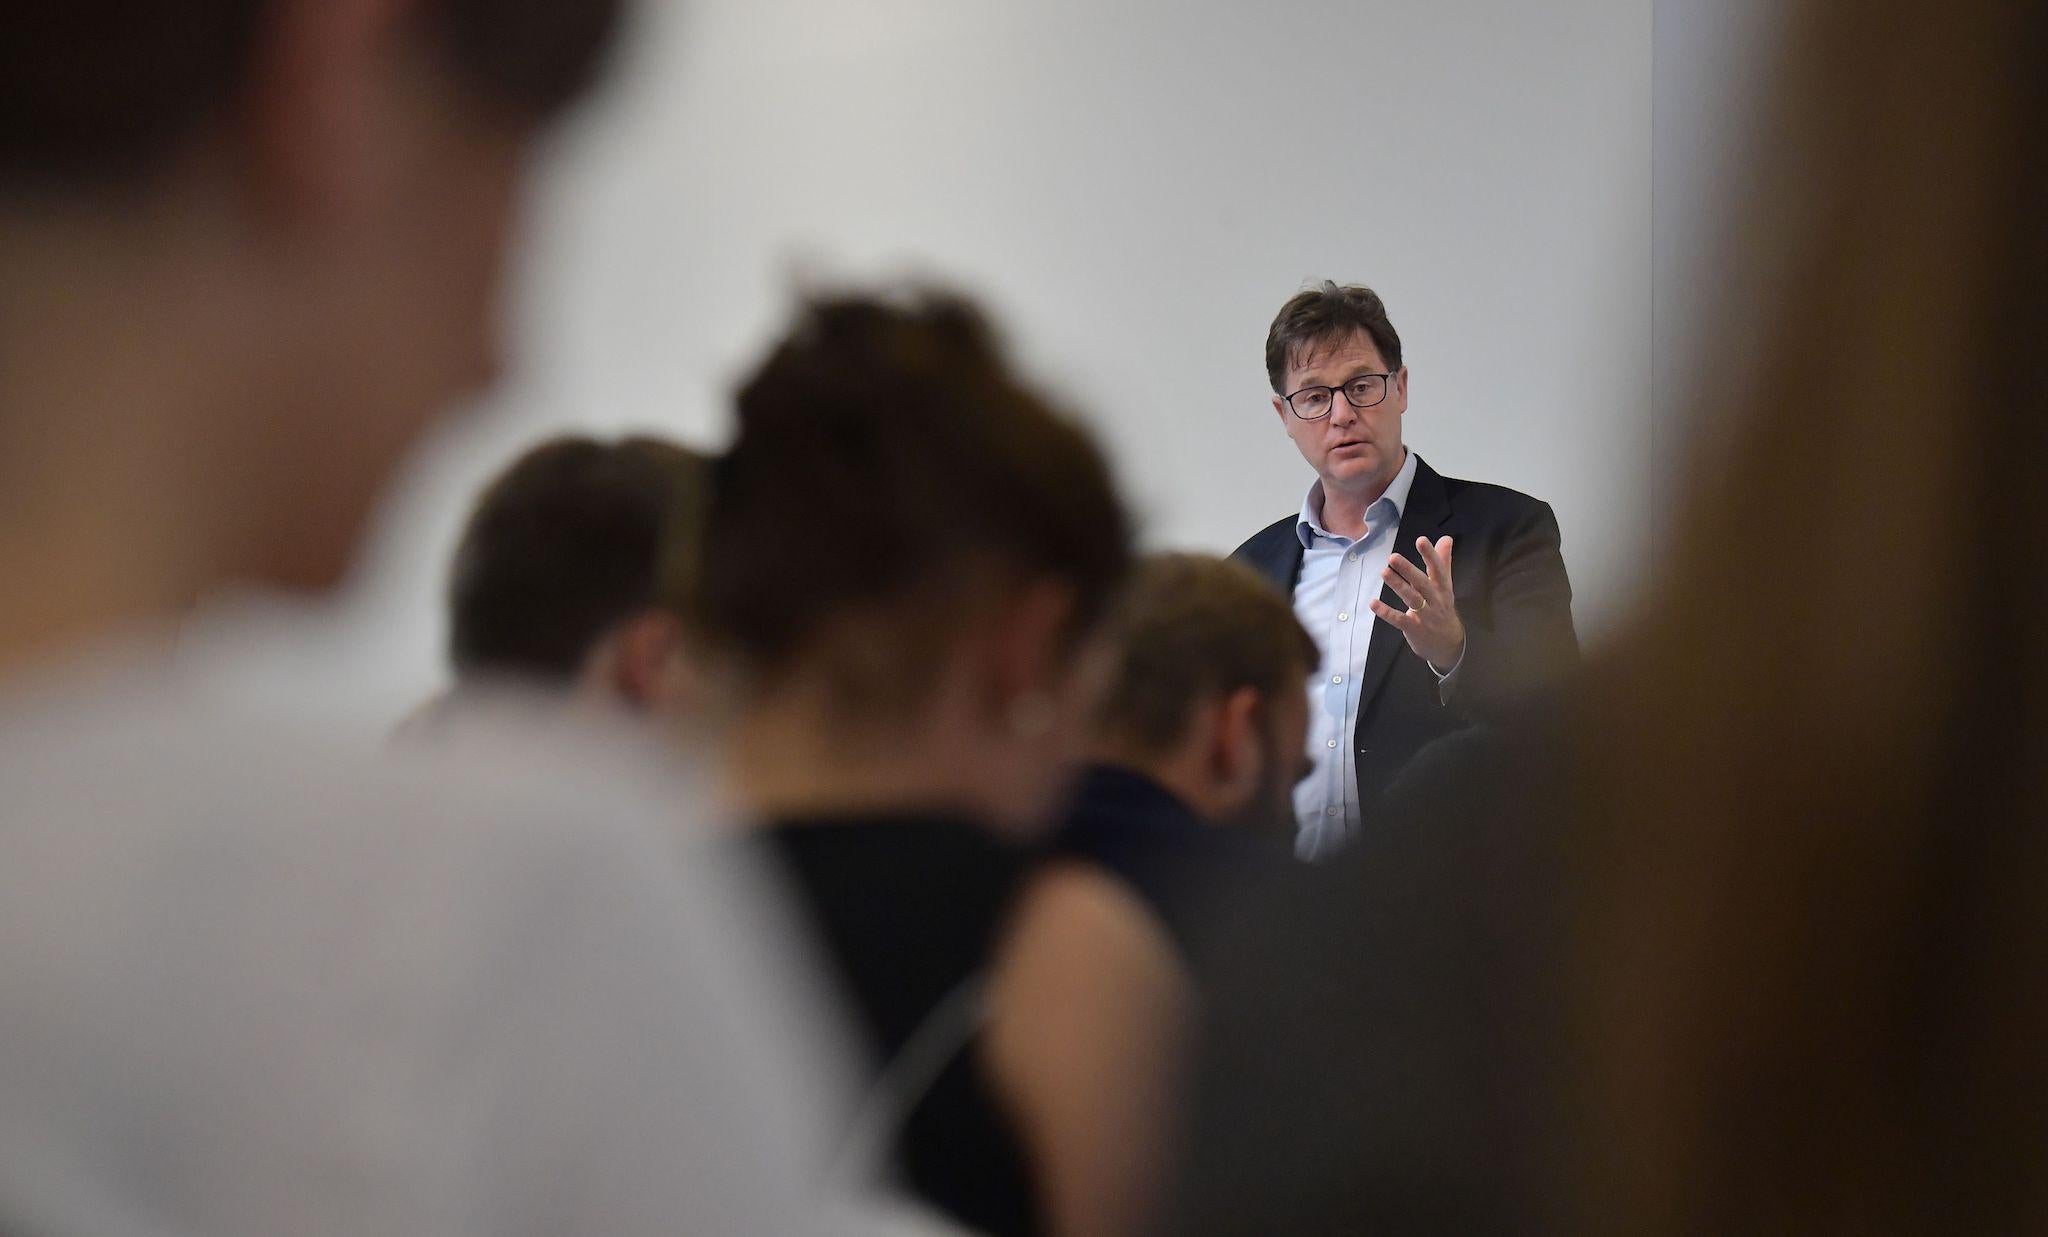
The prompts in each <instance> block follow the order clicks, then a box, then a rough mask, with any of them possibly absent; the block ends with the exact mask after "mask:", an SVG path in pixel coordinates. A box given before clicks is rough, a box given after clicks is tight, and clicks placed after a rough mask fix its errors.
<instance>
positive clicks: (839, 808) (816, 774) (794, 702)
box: [726, 693, 996, 820]
mask: <svg viewBox="0 0 2048 1237" xmlns="http://www.w3.org/2000/svg"><path fill="white" fill-rule="evenodd" d="M957 736H958V730H957V728H955V727H950V726H936V725H915V724H914V725H911V726H907V727H905V728H904V729H902V730H901V731H892V732H889V733H883V732H881V731H876V730H872V729H870V730H865V731H859V732H856V731H855V730H854V729H852V728H849V727H848V726H846V725H844V724H843V723H841V722H840V721H838V720H837V719H836V718H834V717H833V716H832V715H831V713H830V712H829V711H828V710H827V709H825V708H824V707H823V704H822V702H821V701H820V700H818V699H817V698H816V697H815V696H813V695H811V694H809V693H796V694H791V695H785V696H782V697H780V698H775V699H769V700H766V701H762V702H759V703H757V704H756V705H754V706H752V707H750V708H748V709H746V710H744V712H743V714H742V716H740V717H739V719H738V722H737V724H736V725H734V726H731V727H730V728H728V730H727V734H726V742H727V761H726V767H727V775H728V778H729V780H730V790H731V793H732V795H733V796H734V798H736V799H737V800H738V801H739V802H740V804H742V805H743V807H744V809H745V810H746V811H747V813H748V814H749V815H750V816H751V817H752V818H753V819H755V820H777V819H786V818H791V817H816V816H827V817H831V816H846V815H866V814H872V813H893V812H904V811H935V812H946V813H956V812H957V813H961V814H965V815H973V816H988V815H991V814H993V813H994V812H995V810H996V808H995V805H992V804H990V803H988V802H986V799H987V796H986V795H984V794H982V793H981V792H980V788H979V787H978V785H977V782H978V779H977V778H976V777H975V776H974V763H975V762H974V761H973V759H972V756H971V753H969V752H967V751H965V750H963V745H961V744H960V743H958V742H955V741H953V740H954V739H956V738H957Z"/></svg>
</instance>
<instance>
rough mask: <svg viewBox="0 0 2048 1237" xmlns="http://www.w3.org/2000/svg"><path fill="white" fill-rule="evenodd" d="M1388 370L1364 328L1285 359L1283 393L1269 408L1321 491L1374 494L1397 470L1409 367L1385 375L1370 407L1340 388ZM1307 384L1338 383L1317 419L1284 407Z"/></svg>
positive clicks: (1383, 488)
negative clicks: (1289, 396) (1381, 390)
mask: <svg viewBox="0 0 2048 1237" xmlns="http://www.w3.org/2000/svg"><path fill="white" fill-rule="evenodd" d="M1386 372H1387V367H1386V363H1385V362H1384V361H1383V360H1382V359H1381V358H1380V352H1379V349H1378V348H1377V347H1375V346H1374V345H1373V342H1372V337H1371V336H1369V335H1367V334H1366V333H1365V332H1363V331H1360V332H1358V333H1357V334H1354V335H1352V336H1350V337H1348V338H1343V339H1337V340H1333V341H1329V342H1326V343H1322V344H1319V345H1316V346H1314V347H1311V348H1309V349H1307V350H1305V351H1303V352H1302V353H1301V354H1299V355H1298V356H1296V357H1295V358H1294V359H1293V360H1292V362H1291V363H1290V364H1289V366H1288V370H1287V376H1286V381H1285V383H1284V384H1283V386H1284V392H1283V395H1276V396H1274V397H1273V412H1274V414H1275V415H1276V416H1278V417H1279V418H1280V424H1281V426H1282V428H1284V429H1285V430H1286V431H1287V436H1288V437H1289V438H1292V439H1293V440H1294V445H1295V448H1296V449H1297V450H1299V451H1300V452H1301V458H1303V459H1305V460H1307V461H1308V463H1309V467H1311V468H1313V469H1315V470H1316V475H1317V476H1318V477H1321V478H1322V481H1323V488H1324V489H1325V490H1327V491H1334V492H1336V493H1341V494H1358V495H1363V496H1372V495H1377V494H1378V493H1379V492H1381V491H1383V490H1385V489H1386V488H1387V485H1388V484H1389V483H1390V482H1392V481H1393V479H1394V474H1396V473H1398V472H1400V471H1401V461H1402V451H1401V414H1403V413H1405V412H1407V411H1408V371H1407V369H1406V368H1403V369H1401V370H1399V371H1397V372H1396V373H1394V374H1392V375H1391V376H1389V377H1388V378H1387V379H1386V380H1385V382H1384V390H1385V397H1384V398H1383V399H1381V400H1380V402H1379V403H1377V404H1375V405H1373V406H1372V407H1370V408H1354V407H1352V405H1351V401H1350V400H1348V399H1346V398H1345V397H1344V394H1343V392H1342V389H1341V388H1343V387H1345V386H1346V384H1348V383H1351V382H1352V381H1353V380H1355V379H1359V378H1362V377H1364V376H1365V375H1368V374H1384V373H1386ZM1311 386H1325V387H1336V388H1340V389H1339V391H1338V392H1337V393H1336V394H1335V395H1334V396H1333V397H1332V398H1331V399H1330V402H1329V408H1330V412H1329V415H1328V416H1326V417H1323V418H1321V419H1320V420H1314V421H1310V420H1304V419H1303V418H1301V417H1298V416H1296V415H1295V414H1294V413H1293V412H1291V411H1289V410H1288V406H1287V400H1286V399H1285V398H1284V395H1286V394H1293V393H1294V392H1297V391H1300V390H1302V389H1303V388H1304V387H1311Z"/></svg>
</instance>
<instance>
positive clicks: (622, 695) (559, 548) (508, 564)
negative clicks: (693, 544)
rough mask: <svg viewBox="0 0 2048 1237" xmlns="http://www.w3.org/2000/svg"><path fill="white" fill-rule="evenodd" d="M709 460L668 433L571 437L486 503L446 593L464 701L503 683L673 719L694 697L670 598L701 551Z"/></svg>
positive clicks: (474, 517)
mask: <svg viewBox="0 0 2048 1237" xmlns="http://www.w3.org/2000/svg"><path fill="white" fill-rule="evenodd" d="M709 467H710V463H709V461H708V460H706V459H705V458H704V457H703V456H702V455H699V454H698V453H696V452H694V451H692V450H690V449H689V448H687V447H683V446H679V445H677V444H675V443H671V442H666V441H664V440H661V439H658V438H626V439H622V440H620V441H617V442H610V443H605V442H599V441H597V440H595V439H592V438H582V437H565V438H557V439H553V440H550V441H548V442H544V443H542V444H540V445H539V446H537V447H534V448H533V449H532V450H530V451H528V452H526V453H525V454H524V455H522V456H520V457H519V458H518V459H517V460H515V461H514V462H513V463H512V464H511V465H510V466H509V467H508V468H506V469H505V471H504V472H502V473H500V474H499V475H498V477H497V478H496V479H495V480H493V481H492V482H491V484H490V485H489V487H488V488H486V489H485V490H484V493H483V495H482V497H481V498H479V499H478V500H477V505H476V509H475V510H474V511H472V512H471V513H470V517H469V522H468V524H467V525H466V526H465V527H464V530H463V534H462V541H461V543H460V545H459V546H458V547H457V549H456V552H455V561H454V566H453V570H452V572H451V574H450V579H449V588H448V614H449V642H448V652H449V661H450V664H451V666H452V668H453V670H454V672H455V676H456V693H457V694H458V695H460V694H462V693H464V692H467V691H470V690H473V689H477V688H484V687H488V686H490V685H493V684H501V683H502V684H510V685H514V686H521V685H523V686H530V687H537V688H540V689H542V690H543V691H546V692H549V693H558V694H561V695H564V696H567V697H570V698H572V699H574V700H578V701H584V702H589V703H593V704H598V705H603V706H617V707H623V708H625V709H627V710H630V711H633V712H645V713H653V714H665V713H667V712H669V711H671V710H672V709H674V708H677V707H679V706H680V705H681V703H682V702H683V700H684V698H685V697H687V696H688V695H689V691H688V687H687V681H686V680H687V677H688V672H687V667H686V663H685V659H684V655H683V642H682V623H681V620H680V619H679V618H678V617H677V616H676V614H675V613H673V612H672V611H671V610H670V609H668V608H667V607H665V606H664V605H662V604H661V597H662V595H663V588H664V577H665V576H666V575H667V573H669V572H670V571H671V570H672V567H671V564H673V563H675V562H677V561H679V560H686V559H687V558H689V557H691V555H689V554H688V553H686V552H684V551H683V550H681V549H679V548H678V546H677V544H676V543H677V542H678V540H679V539H685V538H694V537H695V535H696V532H697V526H698V522H699V518H700V507H701V505H702V503H703V502H704V500H705V497H706V484H707V480H708V477H707V474H708V471H709Z"/></svg>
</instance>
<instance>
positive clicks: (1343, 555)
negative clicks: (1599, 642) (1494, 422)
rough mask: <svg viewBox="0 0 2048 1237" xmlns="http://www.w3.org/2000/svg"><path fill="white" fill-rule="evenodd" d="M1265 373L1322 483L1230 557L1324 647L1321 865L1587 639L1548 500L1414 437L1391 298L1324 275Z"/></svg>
mask: <svg viewBox="0 0 2048 1237" xmlns="http://www.w3.org/2000/svg"><path fill="white" fill-rule="evenodd" d="M1266 376H1267V378H1268V379H1269V380H1270V381H1271V382H1272V385H1273V415H1274V416H1276V417H1278V418H1279V420H1280V427H1281V428H1282V429H1284V430H1285V431H1287V436H1288V437H1289V438H1290V439H1292V440H1293V442H1294V446H1295V448H1296V449H1297V450H1299V451H1300V452H1301V457H1302V458H1303V459H1304V460H1307V461H1308V463H1309V466H1310V467H1311V468H1313V469H1315V472H1316V480H1315V481H1314V482H1313V483H1311V484H1310V486H1309V488H1308V497H1307V498H1305V499H1303V500H1302V505H1301V512H1300V514H1298V515H1290V516H1287V517H1285V518H1284V519H1280V520H1276V521H1275V522H1274V523H1273V524H1271V525H1270V526H1268V527H1267V528H1265V529H1263V530H1261V531H1260V532H1258V533H1256V534H1255V535H1253V536H1252V537H1251V538H1250V539H1249V540H1248V541H1246V542H1245V543H1244V544H1243V545H1241V546H1239V547H1238V548H1237V550H1236V552H1235V553H1234V554H1233V555H1232V557H1233V558H1236V559H1239V560H1240V561H1242V562H1245V563H1248V564H1250V565H1251V566H1252V567H1254V568H1256V569H1258V570H1259V571H1260V572H1261V573H1262V574H1264V575H1265V576H1267V577H1268V578H1270V579H1271V580H1272V581H1273V582H1274V583H1275V584H1277V585H1279V586H1280V588H1281V589H1283V590H1284V591H1285V592H1286V593H1287V595H1288V596H1289V597H1291V598H1292V599H1293V601H1294V609H1295V612H1296V613H1297V614H1299V615H1300V616H1301V621H1302V624H1303V625H1304V626H1305V627H1307V628H1308V632H1309V634H1310V635H1312V636H1314V637H1315V638H1316V640H1317V641H1319V642H1320V643H1321V646H1322V659H1321V662H1320V664H1318V665H1316V666H1313V667H1311V671H1312V673H1311V674H1310V675H1309V677H1308V679H1307V682H1308V700H1309V738H1308V747H1307V751H1308V757H1309V760H1310V761H1311V762H1312V764H1313V765H1314V771H1313V773H1312V774H1311V775H1310V776H1309V777H1307V778H1304V779H1303V780H1302V782H1301V785H1300V786H1299V787H1297V788H1296V789H1295V791H1294V808H1295V817H1296V821H1297V823H1298V825H1299V827H1300V836H1299V838H1298V849H1299V851H1300V853H1301V855H1302V856H1303V857H1304V858H1310V859H1315V858H1322V857H1325V856H1328V855H1330V854H1332V853H1334V852H1335V851H1336V850H1337V849H1339V848H1340V847H1342V846H1343V845H1344V844H1346V843H1348V842H1352V841H1356V840H1357V839H1358V837H1359V836H1360V835H1361V831H1364V830H1367V829H1369V828H1370V827H1371V821H1370V820H1369V819H1368V818H1369V817H1371V816H1372V815H1373V812H1374V803H1375V801H1376V800H1377V799H1378V798H1379V796H1380V793H1381V792H1382V791H1384V790H1385V789H1386V786H1387V783H1388V782H1389V781H1391V780H1392V779H1393V778H1394V776H1395V775H1396V774H1398V773H1399V772H1400V771H1401V768H1402V766H1404V765H1406V764H1407V763H1408V761H1409V760H1410V759H1411V758H1412V757H1413V756H1414V755H1415V753H1416V752H1418V751H1420V750H1421V749H1422V747H1423V745H1424V744H1426V743H1428V742H1430V741H1431V740H1432V739H1436V738H1438V737H1441V736H1443V735H1445V734H1449V733H1451V732H1452V731H1454V730H1457V729H1458V728H1459V727H1461V726H1465V725H1467V724H1469V723H1470V721H1471V720H1472V719H1473V718H1475V717H1483V716H1485V715H1486V714H1487V713H1488V712H1490V711H1492V710H1495V709H1498V708H1501V707H1504V706H1506V705H1507V704H1509V703H1511V702H1512V701H1513V700H1514V699H1515V698H1517V697H1518V696H1520V695H1522V694H1524V693H1527V692H1530V691H1533V690H1539V689H1542V688H1545V687H1548V686H1550V685H1553V684H1555V683H1556V682H1558V681H1559V680H1560V679H1561V678H1562V677H1563V675H1564V674H1565V673H1566V672H1567V671H1568V670H1569V669H1570V668H1571V667H1572V666H1573V665H1575V664H1576V662H1577V659H1578V641H1577V637H1576V636H1575V635H1574V634H1573V631H1572V586H1571V581H1570V580H1569V579H1567V578H1566V576H1565V570H1564V557H1563V554H1562V552H1561V550H1560V535H1559V533H1558V530H1557V517H1556V516H1554V515H1552V514H1551V511H1550V506H1549V504H1547V503H1542V502H1538V501H1537V500H1536V499H1533V498H1531V497H1529V496H1528V495H1527V494H1519V493H1516V492H1515V491H1514V490H1510V489H1505V488H1503V487H1501V486H1498V485H1486V484H1482V483H1480V482H1476V481H1460V480H1458V479H1456V478H1451V477H1444V476H1440V475H1439V474H1438V473H1437V471H1436V470H1435V469H1433V468H1431V467H1430V466H1429V465H1428V464H1426V463H1423V461H1422V458H1421V457H1420V456H1418V455H1416V454H1415V453H1414V452H1412V451H1410V450H1408V448H1407V447H1405V446H1403V445H1402V436H1403V430H1402V423H1403V421H1404V419H1405V418H1406V416H1407V412H1408V367H1407V366H1405V365H1403V364H1402V363H1401V337H1400V335H1399V334H1398V333H1397V332H1396V331H1395V330H1394V324H1393V322H1392V321H1391V320H1390V319H1389V318H1388V316H1387V307H1386V305H1385V304H1384V303H1383V302H1382V301H1381V300H1380V297H1379V294H1378V293H1376V292H1374V291H1373V290H1372V289H1371V288H1367V287H1363V286H1360V285H1357V284H1351V285H1345V286H1341V287H1340V286H1339V285H1337V284H1335V283H1331V282H1328V281H1325V282H1324V283H1323V284H1321V285H1320V286H1319V287H1315V288H1311V289H1309V290H1307V291H1305V292H1301V293H1298V294H1297V295H1295V296H1294V297H1293V298H1291V299H1290V300H1289V301H1288V302H1287V303H1286V304H1285V305H1283V306H1281V307H1280V312H1279V314H1278V315H1277V316H1276V317H1275V318H1274V319H1273V325H1272V328H1271V329H1270V330H1269V331H1268V332H1267V334H1266ZM1454 558H1455V560H1456V575H1455V578H1454V576H1453V559H1454ZM1375 617H1377V618H1378V620H1379V621H1378V622H1374V621H1373V620H1374V618H1375ZM1361 631H1363V632H1365V633H1366V634H1365V635H1360V634H1359V633H1360V632H1361Z"/></svg>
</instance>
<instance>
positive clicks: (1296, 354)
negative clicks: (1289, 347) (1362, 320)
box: [1287, 331, 1386, 377]
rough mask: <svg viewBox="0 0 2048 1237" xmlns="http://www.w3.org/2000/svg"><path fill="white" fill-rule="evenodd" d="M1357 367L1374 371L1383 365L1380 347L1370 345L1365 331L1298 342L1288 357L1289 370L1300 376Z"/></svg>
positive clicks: (1368, 336) (1380, 368) (1384, 364)
mask: <svg viewBox="0 0 2048 1237" xmlns="http://www.w3.org/2000/svg"><path fill="white" fill-rule="evenodd" d="M1358 367H1364V368H1367V369H1373V370H1383V369H1385V368H1386V362H1385V361H1384V360H1382V359H1381V357H1380V350H1379V348H1378V347H1376V346H1375V345H1374V344H1373V342H1372V336H1370V335H1368V334H1366V333H1365V332H1364V331H1353V332H1352V333H1350V334H1349V335H1333V336H1330V337H1328V338H1324V339H1311V340H1308V341H1307V342H1305V343H1301V344H1297V345H1296V346H1295V348H1294V351H1293V352H1292V353H1291V354H1289V356H1288V358H1287V368H1288V372H1289V373H1291V374H1295V375H1298V376H1303V377H1308V376H1313V375H1316V374H1317V373H1319V372H1320V371H1323V370H1333V369H1352V368H1358ZM1346 376H1347V377H1348V375H1346Z"/></svg>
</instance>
